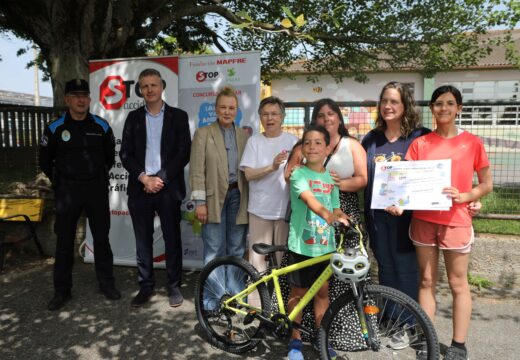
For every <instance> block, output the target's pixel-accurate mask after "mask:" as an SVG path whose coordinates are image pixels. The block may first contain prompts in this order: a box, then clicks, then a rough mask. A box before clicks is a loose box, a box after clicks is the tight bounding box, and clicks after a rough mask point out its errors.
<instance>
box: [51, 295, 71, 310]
mask: <svg viewBox="0 0 520 360" xmlns="http://www.w3.org/2000/svg"><path fill="white" fill-rule="evenodd" d="M71 297H72V296H71V295H70V293H55V294H54V297H53V298H52V299H51V301H49V303H48V304H47V310H49V311H56V310H59V309H61V308H62V307H63V306H64V305H65V303H66V302H67V301H69V300H70V298H71Z"/></svg>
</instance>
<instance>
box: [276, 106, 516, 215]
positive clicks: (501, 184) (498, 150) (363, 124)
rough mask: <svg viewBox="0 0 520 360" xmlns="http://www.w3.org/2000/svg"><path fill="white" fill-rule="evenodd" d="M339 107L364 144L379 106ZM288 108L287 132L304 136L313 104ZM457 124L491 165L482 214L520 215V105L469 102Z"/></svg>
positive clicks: (426, 120) (424, 112) (425, 116)
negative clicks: (475, 141) (480, 144)
mask: <svg viewBox="0 0 520 360" xmlns="http://www.w3.org/2000/svg"><path fill="white" fill-rule="evenodd" d="M338 104H339V105H340V107H341V111H342V114H343V118H344V120H345V124H346V126H347V128H348V130H349V133H350V135H352V136H354V137H356V138H358V139H359V140H360V141H361V140H362V138H363V136H365V134H366V133H367V132H368V131H370V130H371V129H372V128H373V126H374V122H375V119H376V117H377V103H375V102H338ZM418 105H419V106H418V111H419V113H420V114H421V116H422V123H423V124H424V126H426V127H429V128H434V127H435V124H434V123H433V120H432V116H431V111H430V109H429V108H428V103H427V102H425V101H421V102H418ZM285 106H286V116H285V121H284V130H285V131H288V132H291V133H293V134H296V135H297V136H299V137H301V135H302V133H303V129H304V126H305V125H306V124H308V123H309V122H310V117H311V114H312V103H286V104H285ZM457 125H458V126H460V127H461V128H463V129H465V130H467V131H469V132H471V133H473V134H475V135H478V136H479V137H480V138H481V139H482V141H483V143H484V146H485V148H486V152H487V154H488V156H489V159H490V162H491V169H492V173H493V183H494V190H493V192H492V193H491V194H489V195H488V196H486V197H485V198H484V199H483V200H482V202H483V204H484V207H483V210H482V213H484V214H499V215H516V216H518V215H520V102H498V101H493V102H491V101H479V102H467V103H466V104H465V105H464V108H463V111H462V114H461V116H460V118H459V119H458V120H457ZM475 180H476V179H475Z"/></svg>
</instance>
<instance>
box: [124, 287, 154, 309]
mask: <svg viewBox="0 0 520 360" xmlns="http://www.w3.org/2000/svg"><path fill="white" fill-rule="evenodd" d="M154 294H155V293H154V291H153V290H143V289H141V290H139V292H138V293H137V295H136V296H135V297H134V298H133V299H132V302H130V306H132V307H134V308H138V307H141V306H143V305H144V304H146V303H147V302H148V300H150V298H151V297H152V296H153V295H154Z"/></svg>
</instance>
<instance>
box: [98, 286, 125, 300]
mask: <svg viewBox="0 0 520 360" xmlns="http://www.w3.org/2000/svg"><path fill="white" fill-rule="evenodd" d="M99 292H100V293H101V294H103V295H105V297H106V298H107V299H108V300H119V299H121V293H120V292H119V290H117V289H116V287H115V286H113V285H112V286H102V287H100V288H99Z"/></svg>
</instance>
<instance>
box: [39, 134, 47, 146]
mask: <svg viewBox="0 0 520 360" xmlns="http://www.w3.org/2000/svg"><path fill="white" fill-rule="evenodd" d="M40 145H41V146H47V145H49V138H48V137H47V135H45V134H44V135H42V138H41V139H40Z"/></svg>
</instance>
